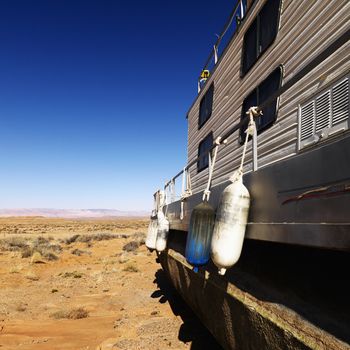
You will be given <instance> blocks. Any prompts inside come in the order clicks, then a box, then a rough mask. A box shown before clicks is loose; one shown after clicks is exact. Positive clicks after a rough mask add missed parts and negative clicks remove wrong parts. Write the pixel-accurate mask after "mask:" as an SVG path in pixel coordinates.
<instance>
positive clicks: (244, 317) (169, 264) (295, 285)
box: [159, 231, 350, 350]
mask: <svg viewBox="0 0 350 350" xmlns="http://www.w3.org/2000/svg"><path fill="white" fill-rule="evenodd" d="M169 238H170V240H169V248H168V250H166V251H165V252H163V253H161V254H160V255H159V261H160V263H161V265H162V268H163V270H164V271H165V273H166V274H167V277H168V278H169V279H170V281H171V283H172V284H173V285H174V287H175V288H176V290H177V291H178V292H179V294H180V295H181V296H182V298H183V299H184V300H185V302H186V303H187V304H188V305H189V306H190V307H191V308H192V309H193V311H194V312H195V313H196V315H197V316H198V317H199V319H200V320H201V321H202V322H203V324H204V325H205V326H206V327H207V328H208V329H209V331H210V332H211V333H212V334H213V336H214V337H215V338H216V339H217V341H218V342H219V343H220V345H221V346H222V347H223V348H224V349H230V350H236V349H237V350H245V349H247V350H248V349H249V350H251V349H262V350H264V349H269V350H275V349H276V350H277V349H278V350H280V349H328V350H336V349H337V350H339V349H350V346H349V344H348V341H349V340H350V338H349V333H348V327H347V324H348V322H349V306H348V304H347V303H346V299H347V297H348V293H349V287H348V286H347V284H346V282H345V280H344V282H342V281H343V280H342V279H340V278H339V275H341V274H342V273H345V272H346V267H345V265H346V264H345V262H346V261H347V260H346V259H347V253H345V252H330V251H327V250H314V249H310V248H302V247H300V248H297V247H292V246H284V248H283V249H281V247H282V246H281V245H276V244H272V246H271V243H263V246H265V247H263V249H261V243H259V242H254V241H251V244H248V246H246V249H245V250H244V251H243V256H242V258H241V259H240V261H239V264H238V265H237V266H235V267H234V268H232V269H230V270H228V271H227V274H226V275H225V276H220V275H218V274H217V269H216V268H215V266H214V265H213V264H212V263H210V264H208V265H207V266H206V267H203V268H201V269H200V270H199V272H197V273H195V272H194V271H193V267H192V266H191V265H190V264H188V263H187V261H186V259H185V258H184V242H185V240H186V235H185V234H183V233H181V232H174V231H173V232H170V236H169ZM254 245H255V246H254ZM295 249H296V250H297V251H296V250H295ZM295 254H296V255H297V256H298V262H299V263H298V264H295V259H294V258H295ZM327 254H331V256H329V255H327ZM325 255H326V256H325ZM327 257H328V258H327ZM277 261H278V264H276V262H277ZM329 261H331V262H330V263H329ZM304 263H307V264H308V265H307V266H306V265H304ZM342 266H344V267H342ZM335 267H337V268H338V270H337V271H334V268H335ZM320 270H321V271H320ZM324 278H328V281H329V286H328V284H327V282H325V280H324ZM339 283H340V284H339ZM335 284H337V288H334V286H335ZM322 286H323V287H322ZM338 287H339V288H340V290H339V289H338ZM320 288H323V289H320ZM335 289H336V290H335ZM338 308H339V310H338Z"/></svg>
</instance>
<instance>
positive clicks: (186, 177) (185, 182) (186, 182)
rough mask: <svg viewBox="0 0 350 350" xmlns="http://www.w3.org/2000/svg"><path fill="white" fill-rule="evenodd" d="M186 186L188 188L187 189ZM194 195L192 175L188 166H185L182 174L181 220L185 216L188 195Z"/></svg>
mask: <svg viewBox="0 0 350 350" xmlns="http://www.w3.org/2000/svg"><path fill="white" fill-rule="evenodd" d="M185 187H186V189H185ZM191 195H192V188H191V177H190V172H189V171H188V169H187V168H186V167H184V168H183V175H182V193H181V212H180V220H183V218H184V201H185V199H187V198H188V197H190V196H191Z"/></svg>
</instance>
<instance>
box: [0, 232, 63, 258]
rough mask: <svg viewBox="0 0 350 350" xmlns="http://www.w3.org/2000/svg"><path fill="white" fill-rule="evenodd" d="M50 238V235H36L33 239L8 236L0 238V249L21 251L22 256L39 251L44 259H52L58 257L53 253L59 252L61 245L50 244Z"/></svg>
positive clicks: (26, 256)
mask: <svg viewBox="0 0 350 350" xmlns="http://www.w3.org/2000/svg"><path fill="white" fill-rule="evenodd" d="M51 240H52V238H50V237H49V238H44V237H37V238H35V239H29V238H23V237H9V238H6V239H2V240H0V250H2V251H18V252H21V256H22V258H30V257H32V256H33V254H34V253H39V254H40V255H41V256H42V257H43V258H44V259H46V260H49V261H53V260H57V259H58V257H57V255H56V254H54V253H60V252H61V251H62V247H61V246H60V245H59V244H51V243H50V241H51Z"/></svg>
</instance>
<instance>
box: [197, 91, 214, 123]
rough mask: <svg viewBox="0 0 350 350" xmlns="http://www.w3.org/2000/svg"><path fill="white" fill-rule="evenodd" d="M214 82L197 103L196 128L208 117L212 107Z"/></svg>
mask: <svg viewBox="0 0 350 350" xmlns="http://www.w3.org/2000/svg"><path fill="white" fill-rule="evenodd" d="M213 95H214V84H211V85H210V87H209V89H208V90H207V92H206V93H205V95H204V96H203V98H202V100H201V103H200V105H199V119H198V129H200V128H201V127H202V126H203V125H204V123H205V122H206V121H207V120H208V119H209V118H210V116H211V112H212V109H213Z"/></svg>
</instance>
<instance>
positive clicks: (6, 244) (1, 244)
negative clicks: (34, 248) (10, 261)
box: [0, 237, 29, 252]
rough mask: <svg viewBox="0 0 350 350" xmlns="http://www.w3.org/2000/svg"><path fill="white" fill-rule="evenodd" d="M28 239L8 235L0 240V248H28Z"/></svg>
mask: <svg viewBox="0 0 350 350" xmlns="http://www.w3.org/2000/svg"><path fill="white" fill-rule="evenodd" d="M28 247H29V245H28V240H27V239H25V238H22V237H9V238H5V239H2V240H0V249H1V250H3V251H11V252H13V251H19V250H22V249H25V248H28Z"/></svg>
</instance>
